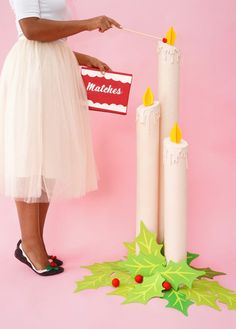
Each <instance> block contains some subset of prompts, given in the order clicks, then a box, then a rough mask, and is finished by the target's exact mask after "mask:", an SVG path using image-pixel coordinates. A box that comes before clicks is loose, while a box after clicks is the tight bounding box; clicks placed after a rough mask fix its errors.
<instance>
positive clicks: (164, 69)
mask: <svg viewBox="0 0 236 329" xmlns="http://www.w3.org/2000/svg"><path fill="white" fill-rule="evenodd" d="M174 41H175V32H174V30H173V28H171V29H170V30H169V32H168V33H167V42H168V43H164V42H162V41H160V42H159V43H158V99H159V101H160V104H161V120H160V179H159V196H160V200H159V215H158V232H157V234H158V242H159V243H162V242H163V240H164V185H163V184H164V167H163V140H164V138H165V137H167V136H169V132H170V130H171V128H172V126H173V124H174V123H175V122H177V121H178V119H179V67H180V50H179V49H177V48H176V47H175V46H174Z"/></svg>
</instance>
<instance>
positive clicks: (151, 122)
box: [136, 88, 160, 235]
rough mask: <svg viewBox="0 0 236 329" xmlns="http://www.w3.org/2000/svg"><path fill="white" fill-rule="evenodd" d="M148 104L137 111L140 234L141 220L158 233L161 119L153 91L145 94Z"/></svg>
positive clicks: (138, 217) (137, 230)
mask: <svg viewBox="0 0 236 329" xmlns="http://www.w3.org/2000/svg"><path fill="white" fill-rule="evenodd" d="M143 100H144V102H143V103H144V104H143V105H140V106H139V107H138V108H137V111H136V135H137V136H136V137H137V138H136V139H137V149H136V151H137V152H136V157H137V173H136V175H137V186H136V191H137V192H136V193H137V195H136V233H137V235H138V234H139V229H140V221H141V220H142V221H143V222H144V224H145V225H146V226H147V228H148V229H149V230H150V231H153V232H154V233H155V234H156V232H157V225H158V222H157V217H158V177H159V118H160V103H159V102H158V101H154V96H153V93H152V91H151V89H150V88H148V89H147V91H146V93H145V95H144V98H143Z"/></svg>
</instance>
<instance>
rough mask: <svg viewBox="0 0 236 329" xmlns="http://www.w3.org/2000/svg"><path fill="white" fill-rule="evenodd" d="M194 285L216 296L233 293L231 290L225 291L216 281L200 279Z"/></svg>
mask: <svg viewBox="0 0 236 329" xmlns="http://www.w3.org/2000/svg"><path fill="white" fill-rule="evenodd" d="M194 285H195V286H198V287H200V288H202V289H206V290H208V291H211V292H213V293H216V294H218V293H219V292H227V293H234V291H233V290H230V289H227V288H225V287H223V286H221V285H220V284H219V282H217V281H210V280H207V279H201V280H196V281H194Z"/></svg>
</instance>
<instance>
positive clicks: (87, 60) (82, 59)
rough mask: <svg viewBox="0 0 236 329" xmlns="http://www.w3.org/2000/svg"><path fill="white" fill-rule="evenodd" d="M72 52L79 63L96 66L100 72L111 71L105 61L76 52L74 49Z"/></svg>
mask: <svg viewBox="0 0 236 329" xmlns="http://www.w3.org/2000/svg"><path fill="white" fill-rule="evenodd" d="M73 52H74V54H75V57H76V59H77V61H78V64H79V65H85V66H90V67H94V68H98V69H99V70H100V71H101V72H104V71H111V68H110V67H109V66H108V65H107V64H106V63H104V62H102V61H100V60H99V59H97V58H96V57H92V56H89V55H85V54H81V53H77V52H76V51H73Z"/></svg>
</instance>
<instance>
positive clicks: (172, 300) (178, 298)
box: [163, 289, 194, 316]
mask: <svg viewBox="0 0 236 329" xmlns="http://www.w3.org/2000/svg"><path fill="white" fill-rule="evenodd" d="M163 298H164V299H166V300H167V301H168V302H169V303H168V304H167V305H166V307H170V308H175V309H176V310H178V311H180V312H182V313H183V314H184V315H186V316H187V315H188V308H189V306H190V305H192V304H194V303H193V302H192V301H190V300H188V299H187V298H186V296H185V295H184V294H182V293H180V292H179V291H175V290H174V289H171V290H169V291H167V292H166V293H165V295H164V297H163Z"/></svg>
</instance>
